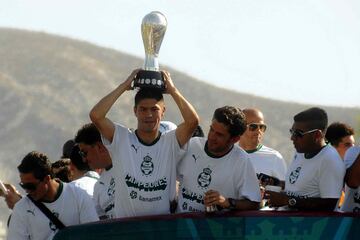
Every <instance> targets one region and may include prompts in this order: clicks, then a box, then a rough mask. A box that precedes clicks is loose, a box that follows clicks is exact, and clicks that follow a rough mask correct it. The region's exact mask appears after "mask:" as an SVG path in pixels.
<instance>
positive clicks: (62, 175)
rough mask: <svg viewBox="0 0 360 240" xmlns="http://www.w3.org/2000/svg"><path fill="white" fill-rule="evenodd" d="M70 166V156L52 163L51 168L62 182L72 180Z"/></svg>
mask: <svg viewBox="0 0 360 240" xmlns="http://www.w3.org/2000/svg"><path fill="white" fill-rule="evenodd" d="M70 154H71V153H70ZM69 166H70V159H69V158H62V159H60V160H57V161H56V162H54V163H52V164H51V170H52V172H53V174H54V177H55V178H58V179H60V180H61V181H62V182H71V180H70V168H69Z"/></svg>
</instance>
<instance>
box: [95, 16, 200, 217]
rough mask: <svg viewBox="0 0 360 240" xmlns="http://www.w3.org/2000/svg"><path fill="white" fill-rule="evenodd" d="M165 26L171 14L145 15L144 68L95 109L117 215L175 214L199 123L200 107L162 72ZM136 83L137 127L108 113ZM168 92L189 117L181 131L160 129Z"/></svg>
mask: <svg viewBox="0 0 360 240" xmlns="http://www.w3.org/2000/svg"><path fill="white" fill-rule="evenodd" d="M164 22H165V25H164ZM159 23H160V24H159ZM164 27H165V29H166V19H165V17H164V15H162V14H161V13H159V12H151V13H150V14H148V15H146V16H145V17H144V19H143V23H142V30H143V31H142V33H143V40H144V46H145V51H146V53H147V56H146V60H145V67H144V70H139V69H137V70H134V71H133V72H132V73H131V74H130V76H129V77H128V78H127V79H126V80H125V81H124V82H123V83H121V84H120V85H119V86H118V87H117V88H116V89H115V90H113V91H112V92H110V93H109V94H108V95H106V96H105V97H104V98H103V99H101V100H100V101H99V102H98V103H97V104H96V105H95V106H94V107H93V109H92V110H91V111H90V118H91V120H92V122H93V123H94V124H95V125H96V127H97V128H98V129H99V131H100V133H101V135H102V140H103V143H104V145H105V146H106V147H107V148H108V150H109V152H110V155H111V157H112V160H113V167H114V173H115V182H116V190H115V214H116V217H131V216H144V215H156V214H168V213H170V201H172V200H174V199H175V194H176V163H177V161H178V160H179V159H180V158H181V156H182V155H183V153H184V149H183V146H184V145H185V144H186V143H187V142H188V140H189V139H190V138H191V136H192V134H193V132H194V130H195V129H196V127H197V126H198V123H199V117H198V115H197V113H196V111H195V109H194V108H193V107H192V105H191V104H190V103H189V102H188V101H187V100H186V99H185V98H184V97H183V96H182V95H181V93H180V92H179V90H178V89H177V88H176V87H175V85H174V83H173V81H172V79H171V77H170V74H169V73H168V72H167V71H158V62H157V55H158V50H159V48H160V44H161V41H162V37H163V35H164V33H165V29H164ZM134 87H135V88H139V90H138V92H137V93H136V95H135V106H134V109H133V110H134V113H135V116H136V118H137V129H136V130H135V131H133V130H131V129H129V128H126V127H125V126H122V125H120V124H116V123H114V122H113V121H111V120H110V119H108V118H107V117H106V115H107V113H108V112H109V110H110V108H111V107H112V106H113V104H114V103H115V102H116V101H117V100H118V98H119V97H120V96H121V95H122V94H123V93H124V92H125V91H127V90H132V89H134ZM162 93H165V94H169V95H171V97H172V98H173V99H174V101H175V103H176V104H177V106H178V108H179V110H180V112H181V115H182V117H183V119H184V121H183V122H182V123H181V124H179V126H178V128H177V129H176V130H172V131H169V132H166V133H163V134H160V132H159V124H160V121H161V119H162V117H163V115H164V112H165V104H164V99H163V96H162Z"/></svg>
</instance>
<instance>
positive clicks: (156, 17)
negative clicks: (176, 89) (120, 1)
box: [134, 11, 167, 91]
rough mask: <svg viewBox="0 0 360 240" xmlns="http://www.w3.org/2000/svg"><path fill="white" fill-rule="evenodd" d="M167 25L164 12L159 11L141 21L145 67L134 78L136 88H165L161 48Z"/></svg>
mask: <svg viewBox="0 0 360 240" xmlns="http://www.w3.org/2000/svg"><path fill="white" fill-rule="evenodd" d="M166 27H167V20H166V17H165V16H164V14H162V13H161V12H158V11H154V12H151V13H149V14H147V15H146V16H145V17H144V18H143V20H142V23H141V35H142V39H143V43H144V49H145V62H144V68H143V69H142V70H140V71H139V72H138V74H137V75H136V77H135V79H134V88H156V89H160V90H162V91H163V90H164V89H165V84H164V79H163V76H162V74H161V72H160V71H159V62H158V56H159V50H160V46H161V43H162V40H163V38H164V35H165V32H166Z"/></svg>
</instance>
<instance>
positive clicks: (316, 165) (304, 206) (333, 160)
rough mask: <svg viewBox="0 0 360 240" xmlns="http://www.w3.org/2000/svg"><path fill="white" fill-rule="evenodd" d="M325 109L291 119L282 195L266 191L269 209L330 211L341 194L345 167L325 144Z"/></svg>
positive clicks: (326, 119) (335, 153)
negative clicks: (292, 152) (289, 152)
mask: <svg viewBox="0 0 360 240" xmlns="http://www.w3.org/2000/svg"><path fill="white" fill-rule="evenodd" d="M327 123H328V118H327V113H326V112H325V110H323V109H321V108H315V107H314V108H310V109H307V110H305V111H302V112H300V113H298V114H296V115H295V116H294V123H293V125H292V128H291V129H290V134H291V140H292V142H293V144H294V147H295V149H296V153H295V156H294V158H293V161H292V163H291V165H290V166H289V169H288V171H287V174H286V177H285V192H284V193H276V192H272V191H267V192H266V193H265V198H268V199H269V201H268V204H269V205H270V206H273V207H280V206H288V207H290V208H292V209H298V210H313V211H333V210H334V209H335V206H336V203H337V201H338V199H339V197H340V195H341V190H342V187H343V182H344V175H345V165H344V163H343V161H342V160H341V158H340V156H339V154H338V153H337V152H336V150H335V149H334V148H333V147H331V146H330V145H327V144H326V143H325V132H326V128H327Z"/></svg>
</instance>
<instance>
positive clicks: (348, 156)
mask: <svg viewBox="0 0 360 240" xmlns="http://www.w3.org/2000/svg"><path fill="white" fill-rule="evenodd" d="M359 154H360V146H354V147H351V148H349V149H348V150H347V151H346V153H345V156H344V163H345V166H346V167H347V168H349V167H351V165H352V164H353V163H354V162H355V160H356V158H357V157H358V156H359Z"/></svg>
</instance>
